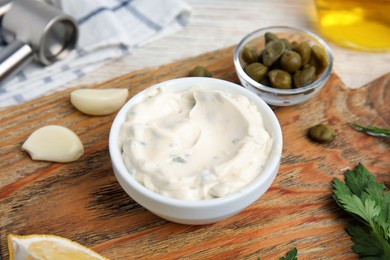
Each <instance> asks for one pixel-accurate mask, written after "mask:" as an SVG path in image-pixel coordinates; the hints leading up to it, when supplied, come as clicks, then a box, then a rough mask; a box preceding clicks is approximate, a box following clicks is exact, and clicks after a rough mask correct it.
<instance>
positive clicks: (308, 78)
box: [294, 66, 316, 88]
mask: <svg viewBox="0 0 390 260" xmlns="http://www.w3.org/2000/svg"><path fill="white" fill-rule="evenodd" d="M315 79H316V69H315V68H314V67H313V66H310V67H309V68H307V69H303V70H297V71H296V72H295V73H294V86H295V87H296V88H300V87H304V86H307V85H310V84H311V83H313V82H314V81H315Z"/></svg>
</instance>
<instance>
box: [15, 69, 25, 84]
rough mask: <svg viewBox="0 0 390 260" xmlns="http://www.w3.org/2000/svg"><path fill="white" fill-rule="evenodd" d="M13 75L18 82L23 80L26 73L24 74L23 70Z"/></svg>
mask: <svg viewBox="0 0 390 260" xmlns="http://www.w3.org/2000/svg"><path fill="white" fill-rule="evenodd" d="M15 77H17V78H18V80H19V82H20V81H24V80H26V79H27V76H26V74H25V73H24V72H23V71H19V72H18V73H17V74H16V75H15Z"/></svg>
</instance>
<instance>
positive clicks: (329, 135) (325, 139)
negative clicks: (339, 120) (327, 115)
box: [308, 124, 336, 143]
mask: <svg viewBox="0 0 390 260" xmlns="http://www.w3.org/2000/svg"><path fill="white" fill-rule="evenodd" d="M308 135H309V138H310V139H311V140H313V141H316V142H320V143H330V142H332V141H333V140H334V139H335V137H336V132H335V131H334V130H333V129H332V128H331V127H330V126H328V125H325V124H318V125H315V126H313V127H310V128H309V131H308Z"/></svg>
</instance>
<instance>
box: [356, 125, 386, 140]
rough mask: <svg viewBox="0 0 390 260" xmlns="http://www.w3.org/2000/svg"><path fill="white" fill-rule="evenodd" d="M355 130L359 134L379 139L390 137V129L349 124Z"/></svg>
mask: <svg viewBox="0 0 390 260" xmlns="http://www.w3.org/2000/svg"><path fill="white" fill-rule="evenodd" d="M349 125H350V126H351V127H352V128H353V129H355V130H356V131H359V132H363V133H365V134H367V135H372V136H377V137H387V138H389V137H390V129H387V128H380V127H376V126H363V125H359V124H355V123H350V124H349Z"/></svg>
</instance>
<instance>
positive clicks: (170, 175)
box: [120, 88, 273, 200]
mask: <svg viewBox="0 0 390 260" xmlns="http://www.w3.org/2000/svg"><path fill="white" fill-rule="evenodd" d="M263 124H264V123H263V118H262V115H261V114H260V112H259V111H258V109H257V107H256V106H255V105H254V104H253V103H251V102H250V101H249V99H248V98H246V97H244V96H241V95H231V94H229V93H226V92H221V91H215V90H205V89H200V88H193V89H191V90H189V91H186V92H180V93H174V92H170V91H167V90H164V89H162V88H159V89H156V90H154V91H152V92H151V93H148V96H147V98H146V100H145V101H143V102H142V103H140V104H137V105H135V106H134V107H132V108H131V110H130V111H129V113H128V116H127V119H126V122H125V123H124V124H123V126H122V129H121V136H120V142H121V144H120V145H121V147H122V157H123V160H124V163H125V165H126V167H127V169H128V170H129V172H130V174H132V175H133V176H134V178H135V179H136V180H137V181H138V182H140V183H141V184H143V185H144V186H145V187H146V188H148V189H149V190H152V191H154V192H156V193H159V194H162V195H164V196H167V197H171V198H176V199H181V200H202V199H210V198H216V197H222V196H226V195H228V194H231V193H233V192H237V191H239V190H240V189H241V188H243V187H245V186H246V185H247V184H249V183H250V182H251V181H252V180H253V179H255V178H256V177H257V176H258V175H259V174H260V173H261V171H262V168H263V166H264V164H265V162H266V160H267V158H268V154H269V151H270V149H271V146H272V142H273V140H272V137H271V134H270V133H268V132H267V131H266V130H265V128H264V125H263Z"/></svg>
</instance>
